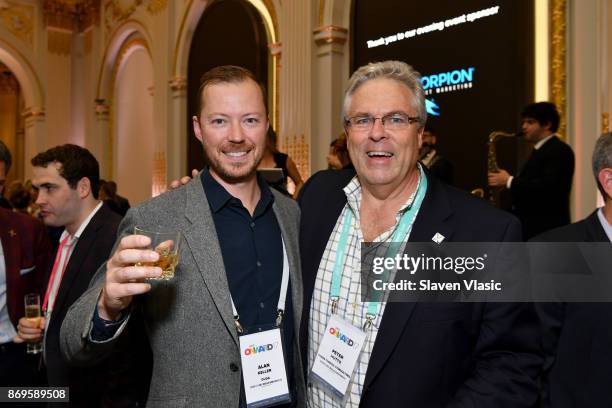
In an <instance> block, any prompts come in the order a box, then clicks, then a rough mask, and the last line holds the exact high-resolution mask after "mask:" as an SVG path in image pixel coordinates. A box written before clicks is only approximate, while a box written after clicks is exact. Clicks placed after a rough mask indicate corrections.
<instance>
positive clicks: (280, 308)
mask: <svg viewBox="0 0 612 408" xmlns="http://www.w3.org/2000/svg"><path fill="white" fill-rule="evenodd" d="M281 242H282V244H283V277H282V278H281V288H280V293H279V295H278V305H277V306H276V310H277V315H276V325H277V326H280V324H281V322H282V321H283V316H284V314H285V299H287V290H288V288H289V258H288V257H287V248H286V247H285V240H283V237H282V236H281ZM230 301H231V302H232V312H233V313H234V323H236V330H237V331H238V333H243V332H244V327H243V326H242V324H241V323H240V315H239V314H238V310H237V309H236V304H235V303H234V299H233V297H232V294H231V293H230Z"/></svg>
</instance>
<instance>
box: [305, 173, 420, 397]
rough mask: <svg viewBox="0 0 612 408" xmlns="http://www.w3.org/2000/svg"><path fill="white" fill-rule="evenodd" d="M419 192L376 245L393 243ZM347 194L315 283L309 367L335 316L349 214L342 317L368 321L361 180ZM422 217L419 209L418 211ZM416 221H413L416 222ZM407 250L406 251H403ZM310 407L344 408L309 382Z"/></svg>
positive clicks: (372, 333)
mask: <svg viewBox="0 0 612 408" xmlns="http://www.w3.org/2000/svg"><path fill="white" fill-rule="evenodd" d="M419 172H420V174H419V184H420V183H421V180H422V178H423V177H425V175H424V173H423V170H422V168H421V166H420V165H419ZM417 191H418V186H417V188H416V189H415V192H414V193H413V194H412V195H411V196H410V197H409V198H408V201H407V202H406V203H405V204H404V205H403V206H402V207H401V208H400V210H399V211H398V212H397V214H396V217H395V225H393V226H392V227H391V228H389V229H388V230H387V231H385V232H383V233H382V234H381V235H379V236H378V237H376V238H375V239H374V241H373V242H375V243H386V242H391V239H392V237H393V233H394V232H395V229H396V228H397V227H398V225H399V220H400V218H401V216H402V215H403V214H404V213H405V212H406V211H407V210H408V209H409V208H410V206H411V205H412V202H413V201H414V198H415V197H416V192H417ZM344 192H345V194H346V197H347V204H346V205H345V206H344V209H343V210H342V213H341V214H340V216H339V217H338V221H337V222H336V226H335V227H334V230H333V232H332V235H331V237H330V240H329V241H328V243H327V246H326V248H325V252H324V253H323V258H322V259H321V263H320V264H319V271H318V272H317V278H316V281H315V288H314V292H313V295H312V302H311V304H310V321H309V337H308V338H309V344H308V367H309V368H312V365H313V364H314V358H315V356H316V353H317V351H318V349H319V344H320V343H321V338H322V336H323V333H324V332H325V328H326V326H327V322H328V319H329V317H330V316H331V299H330V292H331V281H332V275H333V270H334V262H335V260H336V258H337V251H338V241H339V240H340V235H341V231H342V226H343V223H344V216H345V214H346V211H352V212H353V221H352V222H353V226H352V228H349V235H348V239H347V241H346V243H347V248H346V255H345V256H346V258H345V263H344V268H343V272H342V281H341V285H340V298H339V300H338V310H337V312H336V313H337V314H338V316H340V317H342V318H344V319H345V320H346V321H348V322H350V323H352V324H353V325H354V326H356V327H362V326H363V324H364V322H365V320H366V313H367V310H368V303H367V302H362V301H361V299H362V297H361V243H362V242H363V241H364V239H363V233H362V231H361V227H360V218H359V208H360V204H361V184H360V183H359V180H358V179H357V177H354V178H353V179H352V180H351V181H350V182H349V183H348V184H347V185H346V187H344ZM417 214H418V210H417ZM412 221H413V220H412ZM411 230H412V222H411V224H410V226H409V228H408V233H407V236H406V240H407V239H408V237H409V236H410V231H411ZM381 250H382V253H381V254H380V255H378V254H377V256H385V250H386V246H384V245H382V246H381ZM402 250H403V248H402ZM385 306H386V302H384V301H383V302H380V307H379V308H378V314H377V316H376V317H375V318H374V320H373V322H372V323H373V324H372V327H371V328H370V330H369V335H368V336H367V338H366V342H365V345H364V347H363V350H362V352H361V357H360V359H359V362H358V363H357V367H356V372H355V375H354V376H353V379H352V382H351V383H350V384H349V388H348V389H349V395H348V398H347V401H346V406H347V407H358V406H359V401H360V400H361V392H362V389H363V383H364V382H365V376H366V371H367V369H368V364H369V362H370V357H371V355H372V349H373V348H374V342H375V341H376V336H377V334H378V329H379V327H380V322H381V320H382V316H383V313H384V311H385ZM308 406H309V407H310V408H319V407H325V408H327V407H342V406H343V405H342V404H341V403H340V401H339V400H338V399H337V398H335V397H332V395H331V393H330V392H328V391H327V390H326V389H324V388H323V387H322V386H321V385H320V384H318V383H315V382H313V383H312V384H311V383H310V382H309V388H308Z"/></svg>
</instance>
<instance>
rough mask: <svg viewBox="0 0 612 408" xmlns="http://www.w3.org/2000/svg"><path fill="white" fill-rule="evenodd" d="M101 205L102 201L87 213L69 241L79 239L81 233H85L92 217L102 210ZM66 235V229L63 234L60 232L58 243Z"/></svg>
mask: <svg viewBox="0 0 612 408" xmlns="http://www.w3.org/2000/svg"><path fill="white" fill-rule="evenodd" d="M102 204H104V203H103V202H102V201H100V202H98V205H96V207H95V208H94V209H93V210H92V211H91V212H90V213H89V215H88V216H87V218H85V220H84V221H83V222H82V223H81V225H80V226H79V229H77V230H76V232H75V233H74V235H73V236H72V238H71V240H74V239H78V238H81V235H83V231H85V228H87V226H88V225H89V222H90V221H91V219H92V218H93V217H94V215H96V213H97V212H98V211H99V210H100V208H102ZM68 235H70V234H69V233H68V231H67V230H66V229H64V232H62V235H61V236H60V242H61V241H62V240H63V239H64V238H66V236H68Z"/></svg>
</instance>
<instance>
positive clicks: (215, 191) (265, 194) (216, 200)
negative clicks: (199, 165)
mask: <svg viewBox="0 0 612 408" xmlns="http://www.w3.org/2000/svg"><path fill="white" fill-rule="evenodd" d="M200 177H201V180H202V187H203V188H204V192H205V193H206V198H207V199H208V204H209V205H210V209H211V211H212V212H213V213H217V212H219V211H221V209H223V207H225V206H226V205H227V204H228V203H229V202H230V200H232V199H235V200H237V201H240V200H239V199H238V198H236V197H234V196H232V195H231V194H230V193H229V192H228V191H227V190H226V189H225V188H224V187H223V186H222V185H221V184H219V182H218V181H217V180H215V178H214V177H213V176H212V175H211V174H210V171H208V169H207V168H206V169H204V170H202V173H201V176H200ZM257 184H258V185H259V190H260V191H261V197H260V198H259V202H258V203H257V209H259V208H260V207H261V208H267V207H268V205H270V204H272V203H273V202H274V195H273V194H272V191H270V187H268V184H267V183H266V182H265V181H264V180H263V179H262V178H261V176H260V175H259V174H257ZM262 206H263V207H262Z"/></svg>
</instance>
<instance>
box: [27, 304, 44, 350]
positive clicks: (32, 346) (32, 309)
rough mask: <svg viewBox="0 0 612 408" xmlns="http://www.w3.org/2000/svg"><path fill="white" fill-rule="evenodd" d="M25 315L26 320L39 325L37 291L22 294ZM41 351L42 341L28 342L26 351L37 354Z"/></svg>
mask: <svg viewBox="0 0 612 408" xmlns="http://www.w3.org/2000/svg"><path fill="white" fill-rule="evenodd" d="M23 301H24V304H25V317H26V319H28V320H31V321H33V322H36V323H38V324H39V325H40V320H41V319H40V318H41V316H40V296H38V293H28V294H27V295H25V296H24V299H23ZM41 351H42V341H39V342H37V343H28V344H27V348H26V352H27V353H28V354H38V353H40V352H41Z"/></svg>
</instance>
